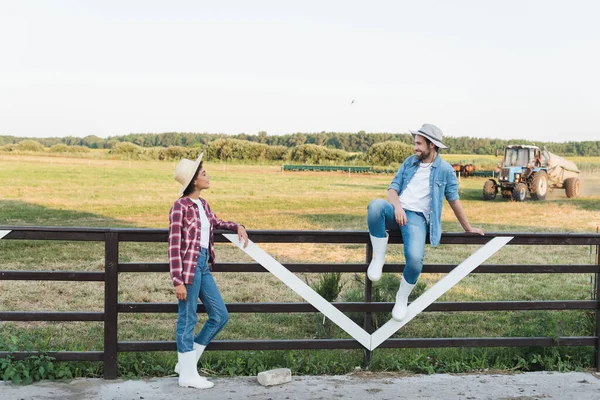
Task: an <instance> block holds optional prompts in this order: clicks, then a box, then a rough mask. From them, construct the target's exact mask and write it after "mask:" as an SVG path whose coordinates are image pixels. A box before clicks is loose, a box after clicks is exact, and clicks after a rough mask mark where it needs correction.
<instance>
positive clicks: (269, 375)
mask: <svg viewBox="0 0 600 400" xmlns="http://www.w3.org/2000/svg"><path fill="white" fill-rule="evenodd" d="M256 377H257V378H258V383H260V384H261V385H263V386H273V385H281V384H283V383H288V382H291V381H292V371H291V370H290V369H289V368H278V369H271V370H269V371H263V372H259V373H258V375H257V376H256Z"/></svg>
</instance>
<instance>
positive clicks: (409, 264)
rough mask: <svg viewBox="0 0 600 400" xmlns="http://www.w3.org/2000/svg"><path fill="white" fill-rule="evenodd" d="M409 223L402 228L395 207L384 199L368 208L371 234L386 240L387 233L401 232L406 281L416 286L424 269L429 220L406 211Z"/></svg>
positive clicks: (372, 203)
mask: <svg viewBox="0 0 600 400" xmlns="http://www.w3.org/2000/svg"><path fill="white" fill-rule="evenodd" d="M404 212H405V213H406V219H407V223H406V225H404V226H400V225H399V224H398V223H397V222H396V218H395V217H394V206H392V205H391V204H390V203H389V202H387V201H386V200H382V199H376V200H373V201H371V203H370V204H369V207H368V213H367V223H368V225H369V233H370V234H371V236H374V237H377V238H384V237H385V235H386V233H385V231H386V230H388V231H391V230H400V231H401V232H402V241H403V242H404V258H405V259H406V266H405V267H404V279H405V280H406V282H408V283H410V284H411V285H414V284H415V283H417V279H419V275H421V270H422V269H423V257H424V256H425V239H426V238H427V229H428V227H427V220H426V219H425V216H424V215H423V213H420V212H414V211H409V210H404Z"/></svg>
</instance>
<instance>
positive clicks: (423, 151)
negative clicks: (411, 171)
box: [415, 135, 433, 161]
mask: <svg viewBox="0 0 600 400" xmlns="http://www.w3.org/2000/svg"><path fill="white" fill-rule="evenodd" d="M431 147H433V144H431ZM431 147H430V145H428V144H427V141H426V140H425V138H424V137H423V136H421V135H415V154H416V155H417V159H418V160H419V161H423V160H427V158H428V157H429V156H430V155H431Z"/></svg>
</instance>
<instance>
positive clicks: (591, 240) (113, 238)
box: [0, 227, 600, 379]
mask: <svg viewBox="0 0 600 400" xmlns="http://www.w3.org/2000/svg"><path fill="white" fill-rule="evenodd" d="M1 231H10V232H9V233H8V234H6V235H5V236H4V237H3V239H2V240H61V241H95V242H104V244H105V267H104V272H87V271H86V272H80V271H13V270H0V280H28V281H35V280H43V281H77V282H82V281H90V282H104V311H103V312H23V311H2V310H0V321H103V322H104V348H103V351H85V352H82V351H57V352H49V353H48V354H49V355H50V356H52V357H55V358H56V359H57V360H59V361H102V362H103V363H104V378H105V379H114V378H116V377H117V362H118V354H119V353H123V352H143V351H175V350H176V345H175V341H119V340H118V324H117V321H118V315H119V314H120V313H121V314H123V313H176V312H177V304H176V303H175V302H173V303H123V302H119V298H118V287H119V273H122V272H136V273H144V272H164V273H168V271H169V266H168V263H166V262H165V263H136V262H127V263H125V262H119V244H120V243H123V242H167V230H166V229H125V228H123V229H98V228H71V227H0V232H1ZM222 233H226V232H221V231H216V232H215V241H216V242H228V241H227V239H225V238H224V237H223V236H222V235H221V234H222ZM249 236H250V238H251V239H252V240H253V241H254V242H257V243H319V244H362V245H365V262H364V263H358V264H322V263H313V264H291V263H288V264H284V266H285V267H286V268H288V269H289V270H290V271H291V272H311V273H326V272H350V273H352V272H353V273H363V274H364V273H366V270H367V266H368V263H369V262H370V260H371V257H372V247H371V243H370V240H369V235H368V233H367V232H364V231H249ZM497 236H514V239H513V240H512V241H511V242H509V243H508V245H528V246H529V245H531V246H535V245H585V246H594V247H595V249H596V262H595V264H582V265H571V264H560V265H530V264H510V265H506V264H483V265H480V266H479V267H478V268H476V269H475V270H474V271H473V272H472V273H486V274H487V273H514V274H520V273H527V274H532V273H533V274H536V273H557V274H572V273H585V274H594V276H595V284H594V292H595V295H594V298H593V299H592V300H546V301H477V302H435V303H433V304H431V305H430V306H429V307H428V308H427V309H425V312H436V311H438V312H439V311H497V310H594V311H595V334H594V336H584V337H479V338H477V337H468V338H403V339H399V338H391V339H388V340H386V341H385V342H384V343H382V344H381V345H380V346H379V347H381V348H428V347H529V346H536V347H549V346H591V347H594V348H595V352H596V354H595V363H596V368H597V369H600V300H599V299H598V293H599V292H600V279H599V278H600V264H599V262H598V251H599V250H600V235H599V234H573V233H506V232H504V233H488V234H486V236H476V235H470V234H464V233H446V234H444V235H443V236H442V241H441V243H442V244H454V245H461V244H472V245H483V244H485V243H487V242H488V241H489V240H491V239H493V238H494V237H497ZM390 243H402V237H401V235H400V234H399V233H395V234H394V233H393V234H391V235H390ZM455 267H456V265H454V264H430V265H427V264H426V265H424V266H423V273H447V272H450V271H451V270H452V269H453V268H455ZM403 268H404V265H403V264H386V265H385V267H384V271H386V272H402V271H403ZM214 272H217V273H218V272H257V273H264V272H267V271H266V270H265V269H264V268H263V267H262V266H261V265H259V264H256V263H217V265H216V266H215V270H214ZM365 282H366V285H365V300H364V301H363V302H355V303H333V305H334V306H335V307H337V308H338V309H339V310H341V311H343V312H360V313H364V324H363V327H364V329H365V330H366V331H367V332H373V331H374V325H373V313H376V312H390V311H391V309H392V307H393V303H373V302H372V286H371V282H370V281H369V280H368V279H366V277H365ZM227 309H228V311H229V312H230V313H274V312H276V313H307V312H315V311H317V310H316V309H315V308H314V307H313V306H312V305H310V304H308V303H228V304H227ZM198 311H199V312H203V311H204V307H203V306H202V305H201V304H199V305H198ZM360 348H363V347H362V346H361V345H360V344H359V343H358V342H357V341H356V340H354V339H299V340H298V339H297V340H217V341H213V342H212V343H210V345H209V346H208V350H290V349H360ZM364 353H365V363H366V364H368V363H369V362H370V356H371V352H370V351H368V350H365V352H364ZM34 354H37V353H36V352H13V353H9V352H6V351H0V358H2V357H6V356H8V355H12V356H13V357H15V359H23V358H25V357H28V356H31V355H34Z"/></svg>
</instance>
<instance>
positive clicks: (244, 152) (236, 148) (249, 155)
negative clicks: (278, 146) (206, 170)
mask: <svg viewBox="0 0 600 400" xmlns="http://www.w3.org/2000/svg"><path fill="white" fill-rule="evenodd" d="M268 147H269V146H268V145H266V144H262V143H254V142H248V141H246V140H238V139H219V140H215V141H214V142H212V143H209V144H208V146H206V154H205V156H206V157H207V158H208V159H210V160H221V161H231V160H239V161H258V160H264V159H265V154H266V152H267V148H268Z"/></svg>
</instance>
